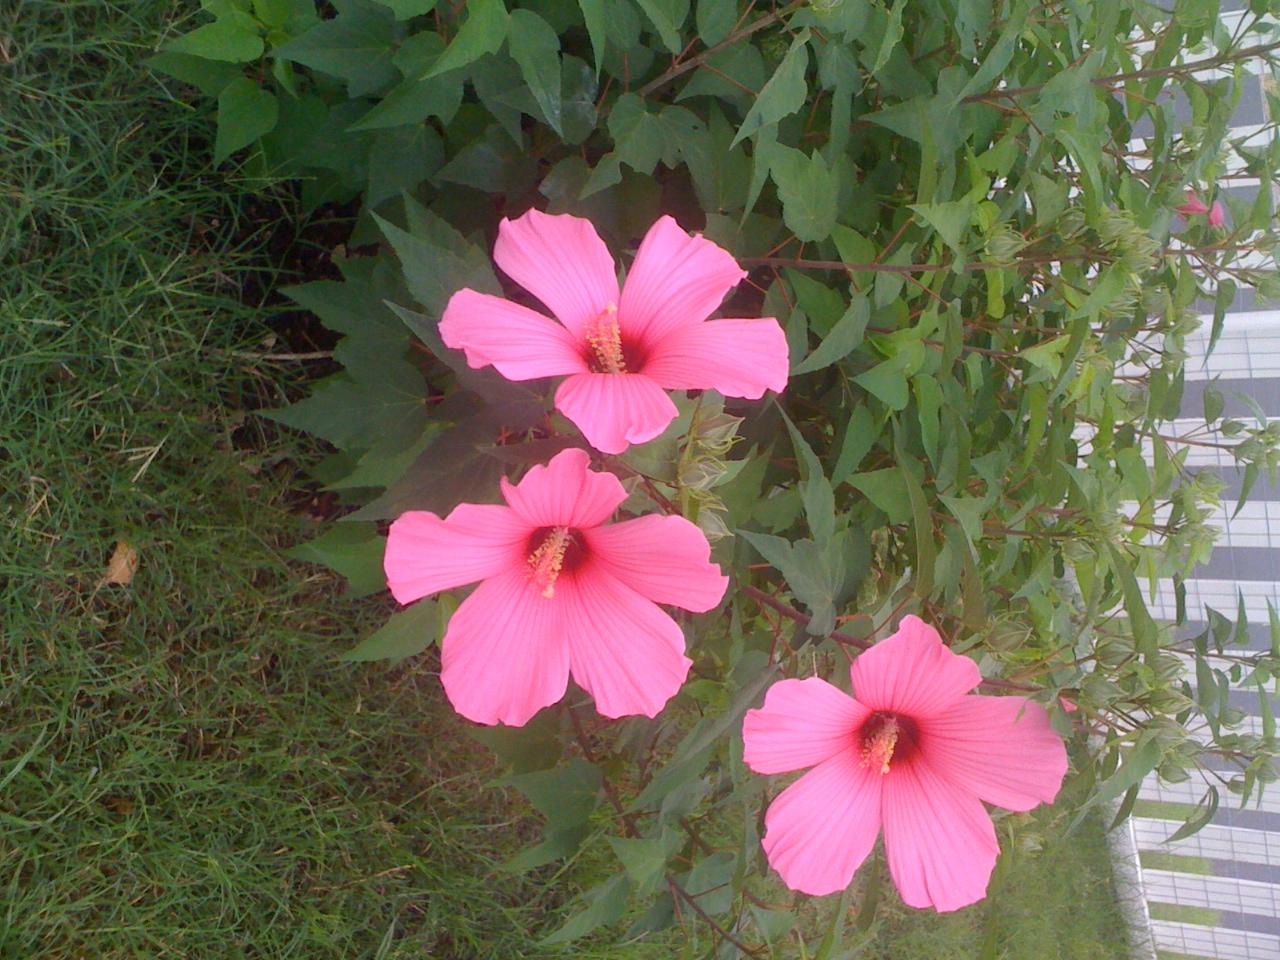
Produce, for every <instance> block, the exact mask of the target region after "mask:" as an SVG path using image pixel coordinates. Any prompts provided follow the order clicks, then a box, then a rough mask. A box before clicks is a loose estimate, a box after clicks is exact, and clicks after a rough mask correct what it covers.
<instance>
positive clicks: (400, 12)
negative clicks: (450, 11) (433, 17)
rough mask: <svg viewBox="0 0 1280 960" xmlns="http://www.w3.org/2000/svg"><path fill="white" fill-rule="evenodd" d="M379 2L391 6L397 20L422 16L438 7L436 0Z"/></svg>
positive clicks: (385, 0)
mask: <svg viewBox="0 0 1280 960" xmlns="http://www.w3.org/2000/svg"><path fill="white" fill-rule="evenodd" d="M378 3H380V4H382V5H383V6H384V7H390V8H391V12H392V13H394V14H395V16H396V19H397V20H408V19H409V18H410V17H420V16H422V15H423V14H424V13H430V12H431V11H432V10H434V9H435V8H436V0H378Z"/></svg>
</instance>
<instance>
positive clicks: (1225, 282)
mask: <svg viewBox="0 0 1280 960" xmlns="http://www.w3.org/2000/svg"><path fill="white" fill-rule="evenodd" d="M1235 298H1236V282H1235V281H1234V280H1232V279H1231V278H1229V277H1221V278H1220V279H1219V280H1218V289H1217V292H1216V293H1215V294H1214V297H1213V327H1212V328H1211V330H1210V333H1209V346H1208V349H1206V350H1205V356H1206V357H1207V356H1208V355H1209V354H1211V353H1213V348H1214V347H1216V346H1217V345H1218V338H1219V337H1221V336H1222V329H1223V327H1224V326H1225V325H1226V320H1227V309H1228V308H1229V307H1230V306H1231V302H1232V301H1233V300H1235Z"/></svg>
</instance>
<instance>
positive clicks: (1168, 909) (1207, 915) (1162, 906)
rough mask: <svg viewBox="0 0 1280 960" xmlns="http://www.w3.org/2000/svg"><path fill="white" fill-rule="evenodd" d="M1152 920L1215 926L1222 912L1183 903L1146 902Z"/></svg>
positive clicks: (1219, 920) (1220, 918)
mask: <svg viewBox="0 0 1280 960" xmlns="http://www.w3.org/2000/svg"><path fill="white" fill-rule="evenodd" d="M1148 909H1149V910H1150V911H1151V919H1152V920H1168V921H1171V922H1173V923H1195V924H1198V925H1200V926H1202V927H1216V926H1217V925H1218V924H1219V923H1220V922H1221V920H1222V914H1220V913H1219V912H1218V911H1217V910H1212V909H1210V908H1209V907H1189V906H1187V905H1186V904H1183V903H1152V904H1148Z"/></svg>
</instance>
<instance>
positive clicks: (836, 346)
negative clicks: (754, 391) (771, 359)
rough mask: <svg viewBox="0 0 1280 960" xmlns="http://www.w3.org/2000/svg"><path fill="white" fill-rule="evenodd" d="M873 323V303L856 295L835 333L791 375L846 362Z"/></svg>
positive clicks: (833, 328) (833, 331)
mask: <svg viewBox="0 0 1280 960" xmlns="http://www.w3.org/2000/svg"><path fill="white" fill-rule="evenodd" d="M870 320H871V303H870V301H868V300H867V298H866V297H865V296H863V295H862V294H860V293H859V294H855V295H854V297H853V300H852V301H851V302H850V303H849V308H848V309H847V310H845V312H844V315H843V316H842V317H841V318H840V319H839V320H838V321H836V325H835V326H834V327H832V328H831V332H830V333H828V334H827V335H826V336H825V337H823V338H822V342H821V343H820V344H818V346H817V347H815V348H814V350H813V352H812V353H810V354H809V355H808V356H807V357H805V358H804V359H803V360H801V361H800V362H799V363H798V364H796V366H795V367H793V368H792V370H791V375H792V376H793V377H796V376H799V375H801V374H803V373H812V372H813V371H815V370H821V369H823V368H824V367H829V366H830V365H831V364H833V363H838V362H839V361H841V360H843V359H844V358H845V357H847V356H848V355H849V354H850V353H852V352H853V351H854V349H855V348H856V347H857V346H858V345H859V344H860V343H862V337H863V334H864V333H865V332H866V329H867V323H868V322H870ZM859 409H862V408H859ZM868 416H870V414H868Z"/></svg>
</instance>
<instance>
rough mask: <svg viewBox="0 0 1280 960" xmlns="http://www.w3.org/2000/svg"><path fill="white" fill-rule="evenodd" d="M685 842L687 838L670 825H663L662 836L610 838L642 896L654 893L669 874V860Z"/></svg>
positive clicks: (610, 843) (618, 856) (614, 849)
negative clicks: (659, 882)
mask: <svg viewBox="0 0 1280 960" xmlns="http://www.w3.org/2000/svg"><path fill="white" fill-rule="evenodd" d="M683 845H684V838H683V837H682V836H681V835H680V834H679V833H677V832H676V831H674V830H672V829H670V828H669V827H664V828H663V830H662V834H661V836H657V837H641V838H639V839H634V840H631V839H623V838H621V837H610V838H609V846H611V847H612V848H613V853H614V856H616V857H617V858H618V860H619V862H621V864H622V866H623V868H624V869H625V870H626V871H627V876H628V877H629V878H630V879H631V883H632V885H633V886H634V887H635V890H636V894H637V895H638V896H641V897H648V896H651V895H652V894H653V892H654V889H655V888H656V887H657V885H658V881H659V880H661V879H663V877H664V875H665V874H666V869H667V860H669V859H670V858H671V856H672V855H673V854H674V853H675V852H676V851H677V850H679V849H680V847H681V846H683Z"/></svg>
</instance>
